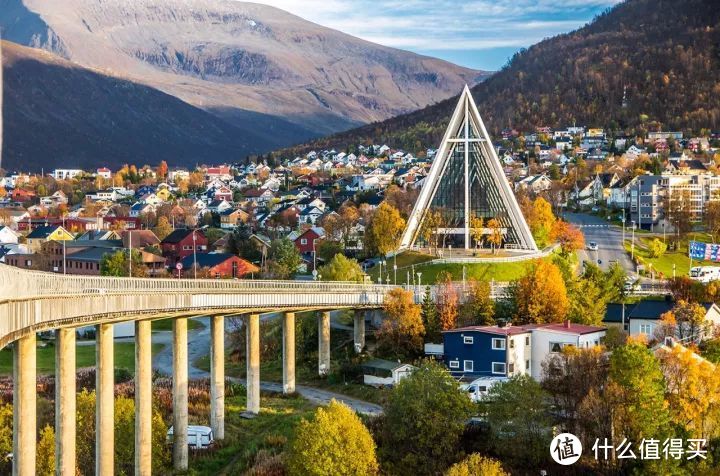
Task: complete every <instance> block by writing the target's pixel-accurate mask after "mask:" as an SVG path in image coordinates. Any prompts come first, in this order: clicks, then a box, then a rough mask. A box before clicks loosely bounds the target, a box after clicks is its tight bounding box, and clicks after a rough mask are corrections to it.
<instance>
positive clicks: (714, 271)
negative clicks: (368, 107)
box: [690, 266, 720, 283]
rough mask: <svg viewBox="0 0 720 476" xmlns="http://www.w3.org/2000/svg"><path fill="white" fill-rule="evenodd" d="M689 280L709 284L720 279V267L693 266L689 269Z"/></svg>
mask: <svg viewBox="0 0 720 476" xmlns="http://www.w3.org/2000/svg"><path fill="white" fill-rule="evenodd" d="M690 279H694V280H695V281H700V282H701V283H709V282H710V281H717V280H718V279H720V266H693V267H692V268H690Z"/></svg>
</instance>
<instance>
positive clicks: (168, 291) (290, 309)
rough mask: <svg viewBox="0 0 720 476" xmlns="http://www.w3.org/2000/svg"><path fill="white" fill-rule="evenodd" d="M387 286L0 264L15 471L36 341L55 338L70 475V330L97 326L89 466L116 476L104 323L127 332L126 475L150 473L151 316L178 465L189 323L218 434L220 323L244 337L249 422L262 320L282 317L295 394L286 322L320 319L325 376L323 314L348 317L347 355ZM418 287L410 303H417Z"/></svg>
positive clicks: (25, 442)
mask: <svg viewBox="0 0 720 476" xmlns="http://www.w3.org/2000/svg"><path fill="white" fill-rule="evenodd" d="M393 288H394V286H391V285H374V284H351V283H338V282H301V281H260V280H188V279H183V280H179V279H146V278H111V277H95V276H67V275H62V274H53V273H43V272H35V271H27V270H22V269H18V268H14V267H9V266H6V265H2V264H0V348H4V347H6V346H8V345H11V346H12V349H13V412H14V413H13V474H14V475H20V476H26V475H33V474H35V453H36V435H37V420H36V399H37V396H36V377H37V375H36V334H37V333H38V332H41V331H53V332H54V333H55V339H56V346H55V352H56V354H55V361H56V362H55V368H56V370H55V377H56V382H55V432H56V437H55V438H56V451H55V454H56V466H57V469H56V472H57V474H63V475H64V474H75V461H76V448H75V436H76V431H77V428H76V387H75V386H76V378H75V375H76V368H75V335H76V328H77V327H81V326H89V325H93V326H95V328H96V344H95V349H96V350H95V351H96V426H95V428H96V436H95V438H96V466H95V472H96V474H99V475H103V476H105V475H111V474H113V468H114V431H115V430H114V426H115V425H114V387H115V383H114V363H113V324H115V323H118V322H125V321H133V322H134V325H135V450H136V451H135V474H138V475H150V474H151V432H152V427H151V424H152V423H151V421H152V353H151V349H152V345H151V344H152V343H151V327H150V323H151V321H152V320H153V319H158V318H168V317H171V318H173V422H172V424H173V427H174V428H173V434H174V445H173V465H174V467H175V468H176V469H177V470H180V471H183V470H186V469H187V467H188V441H187V439H188V437H187V426H188V352H187V345H188V337H187V319H188V318H189V317H192V316H198V315H207V316H211V317H210V324H211V351H210V375H211V377H210V380H211V385H210V387H211V392H210V399H211V402H210V406H211V409H210V426H211V428H212V429H213V433H214V435H215V437H216V438H217V439H222V438H223V437H224V433H225V430H224V418H225V411H224V389H225V387H224V384H225V372H224V368H225V362H224V358H225V349H224V341H225V335H224V332H225V331H224V329H225V326H224V317H225V316H229V315H238V314H241V315H243V316H244V319H245V329H246V333H247V359H246V360H247V385H246V386H247V408H246V411H247V413H248V414H250V415H252V414H257V413H258V412H259V411H260V314H261V313H264V312H270V311H283V318H282V329H283V337H282V339H283V358H282V360H283V391H284V392H285V393H292V392H294V391H295V313H296V312H299V311H312V310H315V311H320V314H319V315H318V331H319V332H318V334H319V338H318V346H319V352H318V371H319V372H320V373H321V374H323V373H326V372H328V370H329V368H330V311H331V310H335V309H355V310H356V313H355V321H354V324H355V326H354V330H355V332H354V335H355V343H356V347H357V346H358V345H359V347H360V348H362V346H363V345H364V340H365V320H364V316H363V310H365V309H373V308H379V307H381V306H382V304H383V300H384V299H385V295H386V294H387V292H388V291H389V290H390V289H393ZM420 293H421V292H420V289H417V290H416V299H417V298H418V297H419V295H420Z"/></svg>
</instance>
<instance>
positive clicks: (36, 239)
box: [27, 225, 75, 253]
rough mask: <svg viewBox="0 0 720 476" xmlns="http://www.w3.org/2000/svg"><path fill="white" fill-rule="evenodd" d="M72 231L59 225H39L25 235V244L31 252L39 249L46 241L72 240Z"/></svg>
mask: <svg viewBox="0 0 720 476" xmlns="http://www.w3.org/2000/svg"><path fill="white" fill-rule="evenodd" d="M74 239H75V237H74V236H73V234H72V233H70V232H69V231H67V230H66V229H65V228H63V227H62V226H60V225H53V226H39V227H37V228H35V229H34V230H33V231H32V232H30V234H29V235H28V236H27V246H28V249H29V250H30V252H31V253H37V252H38V251H40V249H41V247H42V245H43V243H47V242H48V241H67V240H74Z"/></svg>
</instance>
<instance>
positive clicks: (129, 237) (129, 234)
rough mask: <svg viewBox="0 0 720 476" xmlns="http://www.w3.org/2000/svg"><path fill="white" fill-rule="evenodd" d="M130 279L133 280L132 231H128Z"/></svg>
mask: <svg viewBox="0 0 720 476" xmlns="http://www.w3.org/2000/svg"><path fill="white" fill-rule="evenodd" d="M128 255H129V256H128V278H132V230H128Z"/></svg>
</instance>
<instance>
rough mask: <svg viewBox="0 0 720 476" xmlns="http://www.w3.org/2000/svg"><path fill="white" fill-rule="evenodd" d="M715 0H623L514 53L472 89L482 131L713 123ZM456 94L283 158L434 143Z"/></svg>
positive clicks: (718, 35) (718, 52) (637, 129)
mask: <svg viewBox="0 0 720 476" xmlns="http://www.w3.org/2000/svg"><path fill="white" fill-rule="evenodd" d="M719 78H720V8H719V6H718V2H717V1H716V0H686V1H683V2H676V1H673V0H627V1H625V2H623V3H621V4H618V5H617V6H615V7H614V8H612V9H611V10H609V11H607V12H606V13H604V14H602V15H600V16H599V17H597V18H596V19H595V20H594V21H593V22H591V23H590V24H588V25H586V26H585V27H583V28H580V29H578V30H576V31H574V32H571V33H568V34H564V35H559V36H556V37H554V38H550V39H548V40H544V41H542V42H540V43H538V44H536V45H534V46H532V47H530V48H528V49H527V50H524V51H521V52H520V53H518V54H516V55H515V56H514V57H513V59H512V60H511V61H510V63H509V64H508V66H506V67H505V68H503V69H502V70H501V71H499V72H497V73H496V74H494V75H493V76H492V77H490V78H489V79H488V80H487V81H484V82H482V83H480V84H478V85H476V86H475V87H473V88H472V93H473V96H474V98H475V100H476V101H477V103H478V108H479V110H480V114H481V115H482V116H483V119H484V121H485V123H486V125H487V127H488V129H489V131H490V132H491V133H495V134H496V135H497V134H498V133H499V132H500V130H502V129H504V128H506V127H512V128H517V129H519V130H523V131H532V130H534V129H535V127H538V126H551V127H558V126H560V127H561V126H567V125H572V124H573V123H577V124H584V125H588V126H598V127H606V128H609V129H612V130H620V131H625V132H628V133H642V132H643V131H646V130H659V129H671V130H684V129H690V130H692V131H694V132H695V133H699V132H700V130H701V129H712V130H717V129H720V79H719ZM456 103H457V97H454V98H451V99H448V100H446V101H443V102H440V103H438V104H437V105H433V106H429V107H427V108H424V109H421V110H418V111H415V112H412V113H410V114H406V115H401V116H398V117H395V118H392V119H389V120H387V121H384V122H380V123H377V124H370V125H367V126H364V127H360V128H358V129H354V130H350V131H347V132H344V133H340V134H337V135H334V136H330V137H327V138H324V139H319V140H316V141H313V142H311V143H306V144H303V145H300V146H297V147H294V148H292V149H290V150H286V151H283V152H282V153H283V154H286V155H292V154H295V153H299V152H302V151H305V150H309V149H313V148H325V147H338V146H339V147H345V146H346V145H348V144H358V143H364V142H371V143H376V144H378V143H380V144H381V143H387V144H391V145H393V146H396V147H404V148H406V149H408V150H413V151H417V150H421V149H422V148H424V147H435V146H437V144H438V142H439V141H440V140H441V138H442V134H443V132H444V131H445V127H446V126H447V121H448V118H449V116H450V114H451V113H452V110H453V108H454V107H455V104H456Z"/></svg>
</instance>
